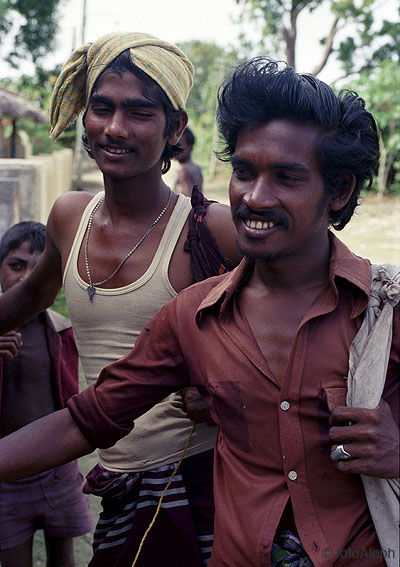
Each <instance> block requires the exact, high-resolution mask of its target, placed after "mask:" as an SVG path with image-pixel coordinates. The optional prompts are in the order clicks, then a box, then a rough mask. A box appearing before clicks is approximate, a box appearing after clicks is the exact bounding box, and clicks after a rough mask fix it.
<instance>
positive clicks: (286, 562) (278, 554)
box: [271, 530, 313, 567]
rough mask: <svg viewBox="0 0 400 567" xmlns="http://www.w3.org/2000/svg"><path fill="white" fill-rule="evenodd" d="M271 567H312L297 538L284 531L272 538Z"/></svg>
mask: <svg viewBox="0 0 400 567" xmlns="http://www.w3.org/2000/svg"><path fill="white" fill-rule="evenodd" d="M271 567H313V564H312V563H311V560H310V558H309V557H308V555H307V553H306V552H305V549H304V547H303V545H302V543H301V541H300V540H299V538H298V537H297V536H295V535H294V534H292V532H291V531H289V530H286V531H283V532H280V533H279V534H278V535H276V536H275V538H274V541H273V543H272V549H271Z"/></svg>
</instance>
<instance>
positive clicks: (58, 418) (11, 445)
mask: <svg viewBox="0 0 400 567" xmlns="http://www.w3.org/2000/svg"><path fill="white" fill-rule="evenodd" d="M92 451H94V447H92V445H90V443H89V442H88V441H87V439H86V438H85V437H84V435H83V434H82V433H81V431H80V429H79V428H78V426H77V425H76V423H75V421H74V420H73V419H72V417H71V414H70V412H69V410H68V409H62V410H60V411H56V412H54V413H51V414H49V415H46V416H45V417H42V418H41V419H38V420H37V421H34V422H32V423H30V424H29V425H27V426H25V427H23V428H22V429H19V430H18V431H15V433H12V434H11V435H7V437H4V438H3V439H2V440H1V458H0V482H7V481H11V480H17V479H19V478H25V477H27V476H31V475H33V474H37V473H39V472H42V471H45V470H49V469H53V468H55V467H58V466H60V465H62V464H64V463H67V462H69V461H72V460H74V459H77V458H79V457H82V456H83V455H87V454H88V453H91V452H92Z"/></svg>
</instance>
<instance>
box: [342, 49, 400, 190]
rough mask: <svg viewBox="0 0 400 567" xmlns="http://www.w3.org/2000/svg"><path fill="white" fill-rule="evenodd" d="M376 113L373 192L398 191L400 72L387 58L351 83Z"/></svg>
mask: <svg viewBox="0 0 400 567" xmlns="http://www.w3.org/2000/svg"><path fill="white" fill-rule="evenodd" d="M351 88H352V89H354V90H356V91H357V92H358V93H359V94H360V96H362V97H363V98H364V99H365V100H366V102H367V106H368V108H370V109H371V111H372V113H373V115H374V116H375V118H376V120H377V123H378V128H379V149H380V161H379V168H378V171H377V176H376V192H377V194H378V195H379V196H382V195H384V194H385V193H399V192H400V71H399V66H398V63H397V62H395V61H393V60H390V59H386V60H385V61H383V62H382V64H381V65H380V66H379V67H378V68H377V69H375V70H374V71H372V72H367V71H364V72H363V73H361V75H360V78H359V80H358V81H357V82H356V83H354V82H352V84H351Z"/></svg>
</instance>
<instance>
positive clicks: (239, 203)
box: [230, 120, 330, 261]
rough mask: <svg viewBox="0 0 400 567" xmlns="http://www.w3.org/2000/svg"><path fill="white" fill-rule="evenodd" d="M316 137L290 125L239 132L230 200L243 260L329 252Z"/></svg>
mask: <svg viewBox="0 0 400 567" xmlns="http://www.w3.org/2000/svg"><path fill="white" fill-rule="evenodd" d="M318 135H319V133H318V130H317V129H316V128H314V127H312V126H308V125H299V124H295V123H293V122H290V121H287V120H273V121H271V122H268V123H266V124H262V125H260V126H256V127H254V128H249V129H245V130H242V131H241V132H240V133H239V136H238V139H237V143H236V148H235V153H234V154H233V156H232V159H231V163H232V169H233V172H232V177H231V182H230V200H231V208H232V214H233V219H234V222H235V225H236V228H237V231H238V243H239V247H240V249H241V251H242V253H243V254H244V255H245V256H247V257H249V258H253V259H255V260H262V261H270V260H275V259H277V258H281V257H295V258H296V260H298V259H299V257H300V258H305V259H308V260H310V258H313V257H314V255H315V254H318V252H319V251H320V250H321V249H324V250H325V249H326V245H327V227H328V224H329V210H330V200H329V197H328V196H327V195H326V192H325V189H324V184H323V179H322V176H321V173H320V170H319V164H318V160H317V157H316V153H315V147H316V144H317V142H318Z"/></svg>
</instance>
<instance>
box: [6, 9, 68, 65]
mask: <svg viewBox="0 0 400 567" xmlns="http://www.w3.org/2000/svg"><path fill="white" fill-rule="evenodd" d="M63 1H64V0H45V1H41V2H40V1H39V2H38V0H2V2H1V4H0V38H1V39H0V41H1V43H3V42H4V38H5V37H6V36H8V35H10V34H12V35H13V39H12V48H11V51H10V52H9V53H8V55H7V56H6V58H5V59H6V60H7V61H8V62H9V63H10V64H11V65H12V66H14V67H18V60H19V59H25V60H26V59H32V61H33V62H34V63H35V62H36V61H38V60H39V59H40V58H41V57H43V56H45V55H47V54H48V53H49V52H50V51H53V50H54V47H55V37H56V33H57V31H58V21H59V19H58V16H59V15H58V7H59V6H60V4H61V3H62V2H63Z"/></svg>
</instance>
